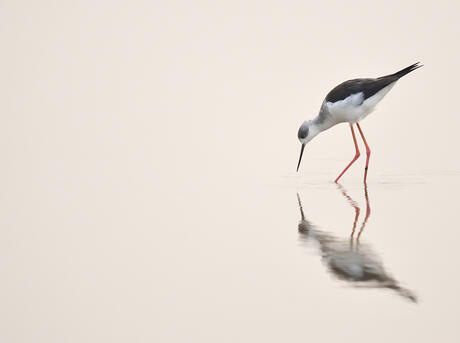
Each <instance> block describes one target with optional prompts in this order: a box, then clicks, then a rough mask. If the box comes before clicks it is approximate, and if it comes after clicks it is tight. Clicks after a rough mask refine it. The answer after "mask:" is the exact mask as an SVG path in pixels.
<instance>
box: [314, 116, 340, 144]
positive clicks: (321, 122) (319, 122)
mask: <svg viewBox="0 0 460 343" xmlns="http://www.w3.org/2000/svg"><path fill="white" fill-rule="evenodd" d="M335 124H337V123H335V122H333V121H331V119H330V118H329V116H324V114H323V113H321V112H320V113H319V114H318V116H317V117H316V118H314V119H313V120H312V121H311V124H310V127H309V130H310V133H309V134H310V135H312V138H313V137H315V136H316V135H317V134H319V133H320V132H323V131H325V130H327V129H329V128H331V127H332V126H334V125H335Z"/></svg>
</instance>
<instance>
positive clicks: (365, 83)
mask: <svg viewBox="0 0 460 343" xmlns="http://www.w3.org/2000/svg"><path fill="white" fill-rule="evenodd" d="M420 67H421V65H420V64H419V63H415V64H412V65H411V66H409V67H407V68H404V69H402V70H400V71H398V72H396V73H394V74H391V75H386V76H382V77H379V78H376V79H354V80H348V81H345V82H343V83H341V84H340V85H338V86H337V87H335V88H334V89H332V90H331V91H330V92H329V93H328V94H327V96H326V101H327V102H336V101H339V100H343V99H346V98H347V97H349V96H350V95H352V94H357V93H363V94H364V99H363V100H365V99H367V98H370V97H371V96H373V95H374V94H376V93H377V92H378V91H380V90H381V89H383V88H385V87H386V86H388V85H390V84H392V83H393V82H396V81H398V80H399V79H400V78H401V77H403V76H404V75H406V74H408V73H410V72H411V71H413V70H415V69H417V68H420Z"/></svg>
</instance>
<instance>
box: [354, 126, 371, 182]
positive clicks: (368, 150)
mask: <svg viewBox="0 0 460 343" xmlns="http://www.w3.org/2000/svg"><path fill="white" fill-rule="evenodd" d="M356 126H357V127H358V130H359V133H360V134H361V138H362V139H363V142H364V145H365V146H366V156H367V157H366V166H365V167H364V182H366V178H367V169H368V167H369V158H370V157H371V149H369V145H367V142H366V138H364V134H363V131H362V130H361V126H359V124H358V123H356Z"/></svg>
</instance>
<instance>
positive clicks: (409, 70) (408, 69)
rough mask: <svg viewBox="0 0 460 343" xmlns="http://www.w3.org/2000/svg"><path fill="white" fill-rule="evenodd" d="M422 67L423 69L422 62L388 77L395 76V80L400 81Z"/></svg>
mask: <svg viewBox="0 0 460 343" xmlns="http://www.w3.org/2000/svg"><path fill="white" fill-rule="evenodd" d="M420 67H423V65H422V64H420V62H417V63H414V64H412V65H410V66H408V67H407V68H404V69H402V70H400V71H398V72H396V73H394V74H391V75H388V76H393V77H394V78H396V79H400V78H401V77H403V76H404V75H406V74H409V73H410V72H411V71H414V70H415V69H418V68H420Z"/></svg>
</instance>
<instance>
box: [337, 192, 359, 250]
mask: <svg viewBox="0 0 460 343" xmlns="http://www.w3.org/2000/svg"><path fill="white" fill-rule="evenodd" d="M337 186H338V188H339V189H340V191H341V192H342V195H343V196H344V197H345V198H346V199H347V200H348V202H349V203H350V205H351V206H352V207H353V208H354V209H355V220H354V222H353V228H352V229H351V235H350V248H353V237H354V235H355V230H356V225H357V223H358V219H359V213H360V211H361V209H360V208H359V206H358V203H357V202H356V201H354V200H353V199H352V198H351V197H350V196H349V195H348V194H347V191H346V190H345V188H343V187H342V185H340V184H338V185H337Z"/></svg>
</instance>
